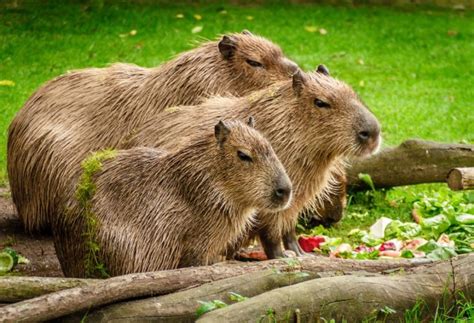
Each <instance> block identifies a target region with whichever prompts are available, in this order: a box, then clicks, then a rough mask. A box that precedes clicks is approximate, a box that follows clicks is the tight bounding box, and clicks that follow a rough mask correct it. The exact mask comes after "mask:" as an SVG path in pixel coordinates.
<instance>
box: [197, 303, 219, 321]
mask: <svg viewBox="0 0 474 323" xmlns="http://www.w3.org/2000/svg"><path fill="white" fill-rule="evenodd" d="M198 302H199V303H200V304H201V305H200V306H199V307H198V309H197V310H196V315H197V317H199V316H201V315H203V314H205V313H207V312H210V311H212V310H215V309H216V305H215V304H214V303H213V302H212V301H211V302H203V301H198Z"/></svg>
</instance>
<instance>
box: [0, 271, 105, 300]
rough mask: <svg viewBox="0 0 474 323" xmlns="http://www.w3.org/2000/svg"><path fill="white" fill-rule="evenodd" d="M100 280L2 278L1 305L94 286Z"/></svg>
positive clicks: (0, 286) (0, 289)
mask: <svg viewBox="0 0 474 323" xmlns="http://www.w3.org/2000/svg"><path fill="white" fill-rule="evenodd" d="M98 281H100V280H99V279H79V278H56V277H15V276H11V277H9V276H3V277H0V303H13V302H18V301H22V300H24V299H29V298H34V297H38V296H41V295H44V294H48V293H53V292H57V291H60V290H63V289H68V288H73V287H78V286H87V285H92V284H95V283H97V282H98Z"/></svg>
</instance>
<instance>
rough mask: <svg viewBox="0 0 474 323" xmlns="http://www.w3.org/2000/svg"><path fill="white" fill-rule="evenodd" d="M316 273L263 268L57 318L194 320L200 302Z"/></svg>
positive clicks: (248, 294)
mask: <svg viewBox="0 0 474 323" xmlns="http://www.w3.org/2000/svg"><path fill="white" fill-rule="evenodd" d="M317 276H318V275H317V274H315V273H311V272H305V271H299V270H298V271H294V272H281V271H275V270H265V271H261V272H256V273H249V274H244V275H241V276H237V277H232V278H227V279H222V280H219V281H216V282H212V283H208V284H204V285H202V286H199V287H195V288H191V289H188V290H184V291H180V292H176V293H173V294H169V295H164V296H160V297H150V298H145V299H140V300H134V301H129V302H123V303H117V304H112V305H109V306H106V307H103V308H100V309H97V310H95V311H92V312H90V311H89V312H88V313H81V314H76V315H72V316H70V317H66V318H64V317H63V318H61V321H62V322H69V321H70V322H78V321H80V320H81V318H82V317H84V315H87V320H88V321H91V322H110V321H120V320H133V321H136V320H154V321H159V322H164V321H169V322H178V321H179V322H194V321H195V320H196V319H197V315H196V311H197V309H198V308H199V306H200V305H201V304H200V302H210V301H214V300H219V301H222V302H224V303H226V304H231V303H235V302H236V301H235V300H232V299H231V298H230V295H231V293H237V294H238V295H241V296H244V297H253V296H255V295H259V294H262V293H264V292H267V291H269V290H272V289H275V288H279V287H284V286H289V285H294V284H296V283H300V282H303V281H307V280H310V279H314V278H316V277H317Z"/></svg>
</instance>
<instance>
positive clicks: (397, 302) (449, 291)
mask: <svg viewBox="0 0 474 323" xmlns="http://www.w3.org/2000/svg"><path fill="white" fill-rule="evenodd" d="M473 266H474V255H467V256H464V257H459V258H457V259H453V260H448V261H443V262H437V263H435V264H432V265H428V266H424V267H420V268H417V269H415V270H407V271H406V272H403V273H398V274H392V275H387V276H374V277H358V276H339V277H331V278H321V279H314V280H310V281H307V282H304V283H301V284H298V285H293V286H288V287H283V288H279V289H275V290H272V291H269V292H267V293H263V294H260V295H258V296H255V297H253V298H251V299H249V300H246V301H244V302H242V303H237V304H233V305H231V306H229V307H226V308H223V309H219V310H216V311H213V312H210V313H208V314H205V315H204V316H202V317H201V318H200V319H199V320H198V322H256V321H258V320H259V319H261V318H262V317H263V318H265V316H266V317H267V318H268V319H270V320H269V321H277V322H280V321H285V322H286V321H290V322H295V321H296V322H299V321H301V322H317V321H319V320H320V319H321V318H325V319H326V320H329V319H331V318H334V319H335V320H336V321H337V322H339V321H341V320H342V319H348V320H349V321H351V322H360V321H362V320H363V319H366V318H369V317H377V319H384V318H386V319H387V321H396V322H399V320H400V319H401V318H403V314H404V312H405V310H406V309H409V308H412V307H413V306H414V305H415V304H416V302H417V301H419V300H422V301H423V304H424V307H423V309H424V310H425V314H433V313H434V311H435V309H436V306H437V305H438V304H440V303H441V304H440V305H443V304H442V303H443V301H444V302H445V305H447V306H450V305H451V304H452V302H453V300H454V298H455V297H456V296H457V295H458V293H459V292H463V293H464V295H465V297H466V298H467V299H472V297H474V273H473V271H472V268H473ZM387 307H389V308H391V309H394V310H395V311H396V312H395V313H393V314H390V315H387V314H386V313H384V312H383V311H384V309H386V308H387ZM385 316H387V317H385Z"/></svg>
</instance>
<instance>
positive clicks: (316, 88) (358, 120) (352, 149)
mask: <svg viewBox="0 0 474 323" xmlns="http://www.w3.org/2000/svg"><path fill="white" fill-rule="evenodd" d="M292 86H293V91H294V93H295V98H296V100H297V104H298V108H297V109H296V110H297V111H298V113H300V114H301V115H300V116H299V118H298V119H299V120H300V121H303V124H300V126H302V127H305V128H306V129H307V131H306V132H307V133H308V135H309V136H311V138H309V139H308V143H309V142H313V143H316V144H317V145H318V148H317V150H318V151H324V152H327V153H330V154H332V155H333V156H335V155H345V156H364V155H368V154H370V153H373V152H375V151H376V150H377V149H378V147H379V145H380V141H381V138H380V125H379V122H378V121H377V119H376V118H375V116H374V115H373V114H372V113H371V112H370V111H369V109H368V108H367V107H366V106H365V105H364V103H362V101H361V100H360V98H359V97H358V96H357V94H356V93H355V92H354V91H353V90H352V88H351V87H349V86H348V85H347V84H345V83H343V82H341V81H338V80H336V79H334V78H332V77H330V76H329V71H328V70H327V68H326V67H325V66H323V65H320V66H318V68H317V71H316V72H314V73H304V72H302V71H298V72H297V73H295V75H294V76H293V83H292Z"/></svg>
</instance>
